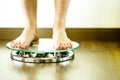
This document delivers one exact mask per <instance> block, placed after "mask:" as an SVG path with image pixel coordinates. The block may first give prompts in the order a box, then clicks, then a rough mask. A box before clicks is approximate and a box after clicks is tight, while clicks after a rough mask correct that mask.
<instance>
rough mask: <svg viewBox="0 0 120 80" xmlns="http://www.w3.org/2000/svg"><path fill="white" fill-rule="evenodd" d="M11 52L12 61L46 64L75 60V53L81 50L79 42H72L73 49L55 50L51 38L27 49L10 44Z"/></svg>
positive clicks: (41, 40)
mask: <svg viewBox="0 0 120 80" xmlns="http://www.w3.org/2000/svg"><path fill="white" fill-rule="evenodd" d="M6 46H7V48H8V49H10V50H11V59H13V60H16V61H21V62H31V63H45V62H63V61H67V60H72V59H74V51H73V50H75V49H77V48H79V44H78V43H77V42H74V41H73V42H72V46H73V47H72V48H69V49H66V50H55V49H54V48H53V40H52V39H51V38H41V39H39V41H36V42H32V44H31V45H30V46H29V47H28V48H27V49H19V48H13V47H11V45H10V43H7V44H6Z"/></svg>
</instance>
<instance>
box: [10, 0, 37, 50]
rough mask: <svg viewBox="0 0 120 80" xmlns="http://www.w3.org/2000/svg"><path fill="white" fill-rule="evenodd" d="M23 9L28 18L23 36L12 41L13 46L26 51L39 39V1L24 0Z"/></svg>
mask: <svg viewBox="0 0 120 80" xmlns="http://www.w3.org/2000/svg"><path fill="white" fill-rule="evenodd" d="M22 2H23V8H24V13H25V18H26V27H25V28H24V30H23V32H22V33H21V35H20V36H19V37H18V38H16V39H15V40H13V41H11V46H12V47H15V48H21V49H24V48H26V47H28V46H29V45H30V43H31V42H32V41H34V40H38V39H39V35H38V32H37V24H36V16H37V0H29V1H28V0H23V1H22Z"/></svg>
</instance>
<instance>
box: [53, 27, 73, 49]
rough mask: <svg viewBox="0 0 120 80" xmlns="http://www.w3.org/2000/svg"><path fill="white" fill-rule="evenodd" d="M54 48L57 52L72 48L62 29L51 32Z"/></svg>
mask: <svg viewBox="0 0 120 80" xmlns="http://www.w3.org/2000/svg"><path fill="white" fill-rule="evenodd" d="M53 40H54V48H55V49H57V50H63V49H69V48H72V41H71V40H70V39H69V38H68V37H67V34H66V31H65V30H64V29H56V30H54V31H53Z"/></svg>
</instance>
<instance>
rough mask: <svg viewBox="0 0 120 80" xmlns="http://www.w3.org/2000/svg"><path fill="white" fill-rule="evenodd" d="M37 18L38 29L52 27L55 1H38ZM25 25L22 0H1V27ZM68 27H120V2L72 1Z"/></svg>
mask: <svg viewBox="0 0 120 80" xmlns="http://www.w3.org/2000/svg"><path fill="white" fill-rule="evenodd" d="M28 1H29V0H28ZM37 18H38V20H37V21H38V22H37V23H38V27H52V25H53V20H54V0H38V17H37ZM24 24H25V23H24V14H23V11H22V7H21V0H0V27H24ZM66 26H67V27H77V28H79V27H80V28H82V27H103V28H104V27H120V0H71V2H70V6H69V9H68V14H67V19H66Z"/></svg>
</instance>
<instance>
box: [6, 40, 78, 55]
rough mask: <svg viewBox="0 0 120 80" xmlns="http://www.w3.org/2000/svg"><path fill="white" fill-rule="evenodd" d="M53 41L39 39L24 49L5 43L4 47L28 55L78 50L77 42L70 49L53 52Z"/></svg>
mask: <svg viewBox="0 0 120 80" xmlns="http://www.w3.org/2000/svg"><path fill="white" fill-rule="evenodd" d="M53 44H54V42H53V39H51V38H41V39H39V41H35V42H32V43H31V45H30V46H29V47H28V48H26V49H19V48H13V47H11V45H10V43H7V44H6V46H7V48H8V49H10V50H13V51H20V52H28V53H38V54H44V53H53V52H66V51H72V50H75V49H77V48H79V44H78V43H77V42H74V41H72V48H69V49H65V50H55V49H54V47H53Z"/></svg>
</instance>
